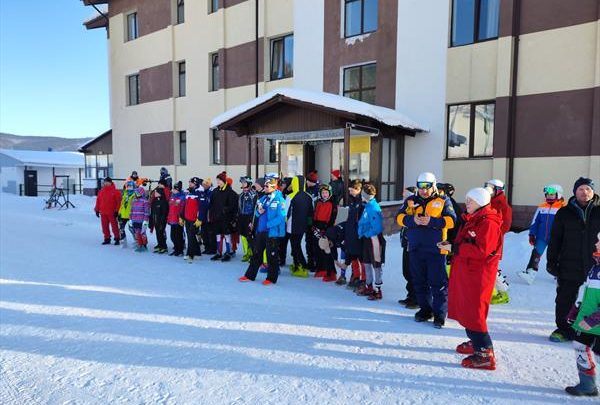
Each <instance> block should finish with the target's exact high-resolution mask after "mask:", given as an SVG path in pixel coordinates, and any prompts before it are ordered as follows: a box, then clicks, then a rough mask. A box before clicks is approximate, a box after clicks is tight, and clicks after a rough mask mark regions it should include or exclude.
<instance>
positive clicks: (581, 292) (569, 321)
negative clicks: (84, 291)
mask: <svg viewBox="0 0 600 405" xmlns="http://www.w3.org/2000/svg"><path fill="white" fill-rule="evenodd" d="M160 174H161V176H160V180H159V181H158V185H157V187H155V188H153V189H152V190H151V191H150V193H149V194H148V193H147V192H146V189H145V188H144V184H145V183H146V182H147V181H148V180H147V179H140V178H139V177H138V175H137V173H136V172H133V173H132V174H131V176H130V177H129V178H128V179H127V181H126V182H125V186H124V188H123V192H122V193H121V192H120V191H119V190H117V189H116V187H115V185H114V184H113V182H112V180H111V179H110V178H106V179H105V181H104V187H103V188H102V189H101V190H100V192H99V193H98V198H97V202H96V208H95V211H96V215H97V216H99V217H100V218H101V223H102V231H103V234H104V242H103V244H110V243H111V239H110V228H112V232H113V240H114V244H115V245H118V244H122V245H126V243H127V242H126V241H127V238H126V230H127V229H128V230H129V231H130V232H131V234H132V235H133V239H134V241H135V246H136V247H135V250H136V251H138V252H144V251H146V250H147V245H148V238H147V235H146V231H147V230H149V231H150V232H151V233H153V232H154V233H155V234H156V242H157V243H156V246H155V247H154V252H155V253H158V254H163V253H167V252H168V247H167V233H166V232H167V225H169V226H170V239H171V242H172V244H173V250H172V251H171V252H170V253H169V255H171V256H185V259H186V260H187V261H188V262H189V263H192V262H193V261H194V260H195V259H196V258H197V257H199V256H201V255H202V254H206V255H211V258H210V259H211V260H213V261H216V260H220V261H229V260H231V258H232V257H233V256H234V255H235V254H236V251H237V249H238V247H239V246H240V245H241V248H242V250H243V257H242V261H243V262H248V267H247V269H246V272H245V274H244V275H243V276H241V277H240V278H239V281H241V282H250V281H254V280H255V279H256V277H257V275H258V273H259V272H264V273H267V275H266V279H265V280H264V281H263V284H264V285H271V284H274V283H277V280H278V277H279V274H280V271H281V270H280V268H281V266H283V265H285V263H286V260H287V257H286V256H287V245H288V243H289V244H290V247H291V257H292V263H291V264H290V266H289V267H290V271H291V274H292V276H296V277H303V278H305V277H309V275H310V274H311V273H314V276H315V277H321V278H322V279H323V281H325V282H335V283H336V284H338V285H345V284H347V287H348V288H349V289H352V290H353V291H355V292H356V294H358V295H360V296H366V297H367V298H368V299H369V300H380V299H382V284H383V280H382V268H383V264H384V263H385V246H386V240H385V238H384V237H383V229H384V224H383V216H382V211H381V208H380V206H379V204H378V202H377V199H376V195H377V190H376V189H375V187H374V186H373V185H372V184H370V183H366V182H362V181H360V180H354V181H350V182H349V183H348V190H347V193H346V190H345V189H344V182H343V180H342V179H341V175H340V171H339V170H334V171H332V172H331V182H330V183H329V184H325V183H320V182H319V179H318V173H317V172H316V171H311V172H309V173H308V174H307V176H306V177H304V176H294V177H290V178H280V176H278V175H277V174H274V173H273V174H267V175H266V176H265V177H264V178H260V179H257V180H256V181H255V182H254V181H253V180H252V179H251V178H250V177H242V178H240V179H239V182H240V186H241V193H240V194H237V193H236V192H235V191H234V190H233V189H232V186H233V180H232V179H231V178H230V177H228V176H227V173H226V172H222V173H220V174H219V175H217V177H216V184H214V185H213V183H212V181H211V179H210V178H206V179H200V178H198V177H192V178H191V179H190V180H189V182H188V184H187V188H185V189H184V186H183V184H182V182H181V181H179V182H177V183H175V184H173V180H172V178H171V176H170V175H169V173H168V171H167V170H166V169H165V168H162V169H161V173H160ZM543 193H544V199H545V200H544V202H543V203H542V204H541V205H540V206H539V207H538V209H537V211H536V212H535V215H534V218H533V221H532V223H531V226H530V228H529V242H530V244H531V245H532V253H531V257H530V260H529V263H528V264H527V266H526V268H525V269H524V270H523V271H521V272H520V273H519V276H520V277H521V278H523V280H525V281H526V282H527V283H528V284H532V283H533V282H534V279H535V275H536V272H537V271H538V265H539V262H540V258H541V256H542V254H543V253H544V251H545V250H546V248H547V271H548V272H549V273H550V274H551V275H553V276H554V277H556V280H557V295H556V301H555V302H556V306H555V313H556V325H557V329H556V330H555V331H554V332H553V333H552V334H551V336H550V340H552V341H555V342H562V341H567V340H573V341H574V345H575V351H576V353H577V366H578V370H579V376H580V383H579V384H578V385H576V386H573V387H568V388H567V391H568V392H569V393H570V394H573V395H597V394H598V390H597V388H596V384H595V363H594V355H593V353H596V354H600V197H599V196H598V195H597V194H595V193H594V183H593V181H592V180H591V179H587V178H583V177H582V178H579V179H578V180H577V181H576V182H575V184H574V187H573V197H571V198H570V199H569V200H568V202H566V201H565V198H564V192H563V189H562V187H561V186H560V185H557V184H551V185H548V186H546V187H544V189H543ZM453 194H454V187H453V186H452V184H449V183H439V182H437V180H436V178H435V176H434V175H433V174H432V173H428V172H425V173H421V174H420V175H419V177H418V178H417V181H416V184H415V186H411V187H408V188H407V189H406V190H405V195H404V201H403V204H402V207H401V208H400V210H399V212H398V213H397V216H396V221H397V223H398V225H400V226H401V234H400V237H401V241H402V247H403V260H402V263H403V269H402V270H403V271H402V272H403V275H404V278H405V279H406V290H407V297H406V298H405V299H402V300H399V303H400V304H402V305H404V306H406V307H407V308H409V309H418V311H417V312H416V313H415V316H414V319H415V321H417V322H426V321H429V320H433V326H434V327H436V328H442V327H443V326H444V324H445V320H446V317H449V318H451V319H454V320H456V321H458V322H459V323H460V324H461V325H462V326H463V327H464V328H465V331H466V335H467V337H468V340H467V341H466V342H464V343H462V344H460V345H459V346H458V347H456V351H457V352H458V353H461V354H465V355H467V356H466V357H465V358H464V359H463V360H462V365H463V366H464V367H467V368H477V369H487V370H494V369H495V367H496V359H495V356H494V350H493V345H492V340H491V337H490V335H489V333H488V328H487V314H488V311H489V305H490V304H492V303H506V302H508V293H507V290H508V283H507V282H506V278H505V277H504V276H503V275H502V273H501V271H500V270H499V268H498V266H499V263H500V260H501V258H502V251H503V241H504V235H505V234H506V233H507V232H508V231H509V230H510V228H511V223H512V209H511V207H510V205H509V204H508V202H507V199H506V196H505V193H504V183H503V182H502V181H501V180H498V179H493V180H490V181H488V182H486V183H485V184H484V187H478V188H474V189H471V190H470V191H469V192H468V193H467V194H466V200H465V201H466V203H465V207H466V211H465V212H464V213H463V212H462V208H461V206H460V205H459V204H457V203H456V201H455V200H454V198H453ZM340 206H344V207H345V208H344V210H345V211H346V212H347V216H346V217H345V218H338V207H340ZM340 217H343V215H342V216H340ZM302 239H304V244H305V246H304V251H303V249H302ZM202 247H203V248H204V250H203V251H202V249H201V248H202ZM305 252H306V255H305ZM336 267H337V268H338V269H339V274H338V271H337V270H336ZM347 272H348V273H349V274H348V278H349V280H348V279H347Z"/></svg>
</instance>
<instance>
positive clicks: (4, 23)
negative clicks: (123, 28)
mask: <svg viewBox="0 0 600 405" xmlns="http://www.w3.org/2000/svg"><path fill="white" fill-rule="evenodd" d="M95 13H96V11H95V10H94V9H93V8H92V7H84V6H83V3H82V2H81V1H80V0H58V1H38V0H35V1H26V0H0V132H9V133H13V134H17V135H48V136H64V137H69V138H80V137H89V136H97V135H99V134H100V133H102V132H104V131H106V130H107V129H109V127H110V119H109V104H108V102H109V100H108V94H109V91H108V66H107V59H108V55H107V40H106V30H105V29H103V28H100V29H96V30H90V31H88V30H86V29H85V27H84V26H83V25H82V23H83V21H85V20H86V19H88V18H89V17H92V16H93V15H94V14H95Z"/></svg>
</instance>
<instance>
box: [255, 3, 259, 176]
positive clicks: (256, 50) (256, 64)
mask: <svg viewBox="0 0 600 405" xmlns="http://www.w3.org/2000/svg"><path fill="white" fill-rule="evenodd" d="M258 1H259V0H254V47H255V48H256V49H255V55H254V69H255V72H256V77H255V83H254V97H258V57H259V55H258ZM254 146H255V148H256V162H255V166H254V179H255V180H257V179H258V138H255V140H254Z"/></svg>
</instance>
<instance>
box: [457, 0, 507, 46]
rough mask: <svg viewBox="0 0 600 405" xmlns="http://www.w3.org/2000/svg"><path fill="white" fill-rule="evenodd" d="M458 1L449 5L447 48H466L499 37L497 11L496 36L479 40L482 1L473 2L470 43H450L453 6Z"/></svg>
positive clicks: (499, 4)
mask: <svg viewBox="0 0 600 405" xmlns="http://www.w3.org/2000/svg"><path fill="white" fill-rule="evenodd" d="M456 1H458V0H452V2H451V3H450V6H451V8H450V35H448V39H449V42H450V43H449V46H448V47H449V48H458V47H461V46H468V45H473V44H478V43H482V42H487V41H495V40H497V39H498V38H499V37H500V11H499V10H498V28H497V34H496V36H495V37H489V38H485V39H479V28H480V24H481V2H482V1H484V0H473V1H474V2H475V7H473V33H472V36H471V42H467V43H466V44H460V45H454V44H453V43H452V31H453V30H454V4H455V2H456ZM500 6H501V3H500V2H498V7H500Z"/></svg>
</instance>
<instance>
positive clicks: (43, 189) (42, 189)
mask: <svg viewBox="0 0 600 405" xmlns="http://www.w3.org/2000/svg"><path fill="white" fill-rule="evenodd" d="M53 188H54V186H53V185H51V184H50V185H48V184H38V185H37V194H38V195H44V194H48V195H50V193H52V189H53ZM69 191H70V192H71V194H83V184H81V183H77V184H76V183H73V184H71V187H70V190H69ZM24 195H25V185H24V184H23V183H21V184H19V196H21V197H22V196H24Z"/></svg>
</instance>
